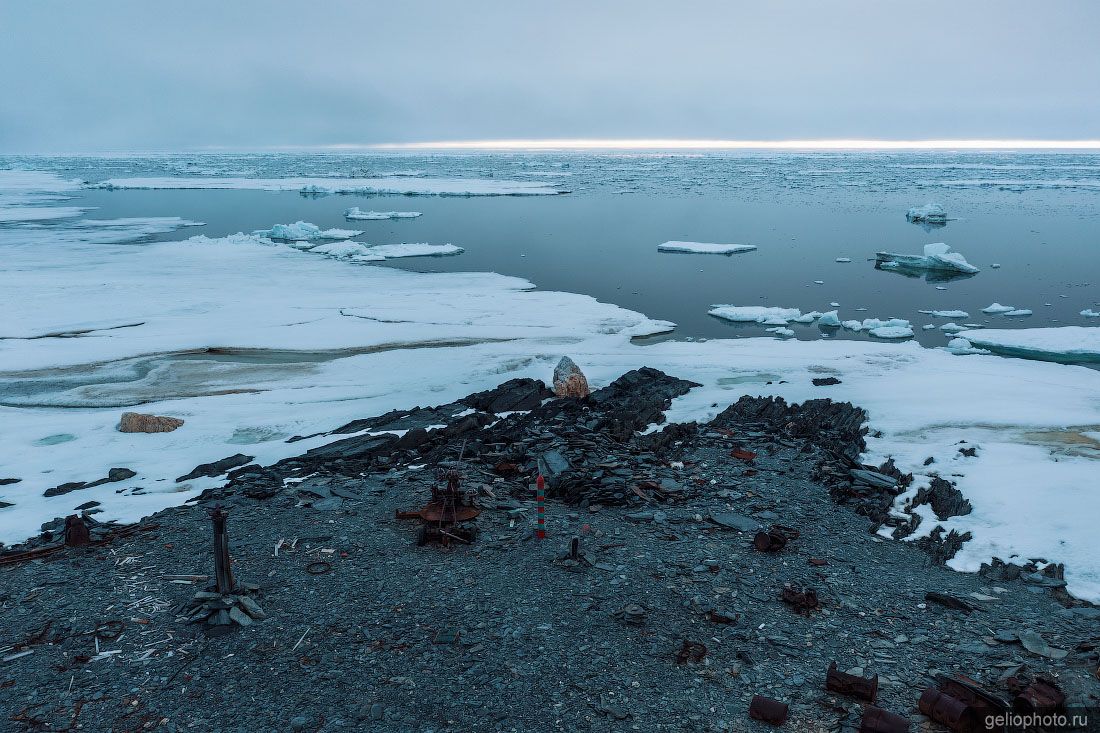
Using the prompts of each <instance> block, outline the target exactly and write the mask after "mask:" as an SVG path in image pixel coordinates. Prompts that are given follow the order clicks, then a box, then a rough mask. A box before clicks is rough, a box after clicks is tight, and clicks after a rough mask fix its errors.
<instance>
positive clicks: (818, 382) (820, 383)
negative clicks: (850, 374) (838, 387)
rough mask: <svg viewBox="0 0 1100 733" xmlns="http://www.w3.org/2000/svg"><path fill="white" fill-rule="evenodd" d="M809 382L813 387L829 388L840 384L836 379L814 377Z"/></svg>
mask: <svg viewBox="0 0 1100 733" xmlns="http://www.w3.org/2000/svg"><path fill="white" fill-rule="evenodd" d="M811 381H812V382H813V383H814V386H815V387H831V386H833V385H834V384H840V380H839V379H837V378H836V377H814V378H813V379H812V380H811Z"/></svg>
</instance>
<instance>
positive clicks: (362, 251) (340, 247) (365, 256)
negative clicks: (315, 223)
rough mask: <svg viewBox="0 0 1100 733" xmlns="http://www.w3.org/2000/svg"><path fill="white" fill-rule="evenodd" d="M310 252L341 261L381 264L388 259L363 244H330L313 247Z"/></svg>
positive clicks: (349, 242)
mask: <svg viewBox="0 0 1100 733" xmlns="http://www.w3.org/2000/svg"><path fill="white" fill-rule="evenodd" d="M309 252H310V253H312V254H322V255H328V256H329V257H336V258H339V259H348V260H355V261H356V262H381V261H382V260H384V259H386V258H385V257H384V256H383V255H381V254H379V253H377V252H373V251H372V248H371V247H368V246H367V245H365V244H363V243H362V242H351V241H347V242H329V243H328V244H321V245H318V246H316V247H312V248H311V249H310V250H309Z"/></svg>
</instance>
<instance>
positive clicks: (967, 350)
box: [946, 337, 989, 356]
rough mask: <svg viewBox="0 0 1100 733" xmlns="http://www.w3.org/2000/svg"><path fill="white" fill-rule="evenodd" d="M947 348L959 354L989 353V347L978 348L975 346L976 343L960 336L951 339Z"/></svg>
mask: <svg viewBox="0 0 1100 733" xmlns="http://www.w3.org/2000/svg"><path fill="white" fill-rule="evenodd" d="M946 349H947V351H949V352H951V353H952V354H957V355H959V356H966V355H969V354H988V353H989V350H988V349H976V348H974V345H973V344H971V343H970V342H969V341H967V340H966V339H964V338H958V337H956V338H953V339H951V340H950V341H948V342H947V347H946Z"/></svg>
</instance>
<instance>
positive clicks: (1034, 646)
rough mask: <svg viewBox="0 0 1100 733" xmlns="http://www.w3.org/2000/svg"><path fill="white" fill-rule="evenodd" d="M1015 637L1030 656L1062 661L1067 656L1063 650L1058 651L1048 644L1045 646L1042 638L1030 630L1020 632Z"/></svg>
mask: <svg viewBox="0 0 1100 733" xmlns="http://www.w3.org/2000/svg"><path fill="white" fill-rule="evenodd" d="M1017 636H1018V637H1019V639H1020V643H1021V644H1022V645H1023V647H1024V649H1027V650H1028V651H1029V652H1031V653H1032V654H1038V655H1039V656H1041V657H1047V658H1048V659H1062V658H1064V657H1065V656H1066V655H1067V654H1069V652H1068V651H1067V650H1065V649H1058V648H1057V647H1052V646H1051V645H1050V644H1047V643H1046V642H1045V641H1044V640H1043V637H1041V636H1039V634H1038V632H1036V631H1032V630H1031V629H1028V630H1027V631H1021V632H1019V633H1018V634H1017Z"/></svg>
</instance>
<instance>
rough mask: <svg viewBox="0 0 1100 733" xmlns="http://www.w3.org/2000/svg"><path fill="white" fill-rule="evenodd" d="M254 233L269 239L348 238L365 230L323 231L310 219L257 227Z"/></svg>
mask: <svg viewBox="0 0 1100 733" xmlns="http://www.w3.org/2000/svg"><path fill="white" fill-rule="evenodd" d="M252 233H253V234H255V235H256V236H258V237H267V238H269V239H292V240H296V241H299V240H306V241H310V240H314V239H348V238H350V237H357V236H359V235H360V234H362V233H363V232H362V231H360V230H358V229H325V230H324V231H322V230H321V227H319V226H317V225H316V224H311V223H309V222H308V221H296V222H294V223H293V224H276V225H275V226H273V227H271V228H270V229H257V230H256V231H254V232H252Z"/></svg>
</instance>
